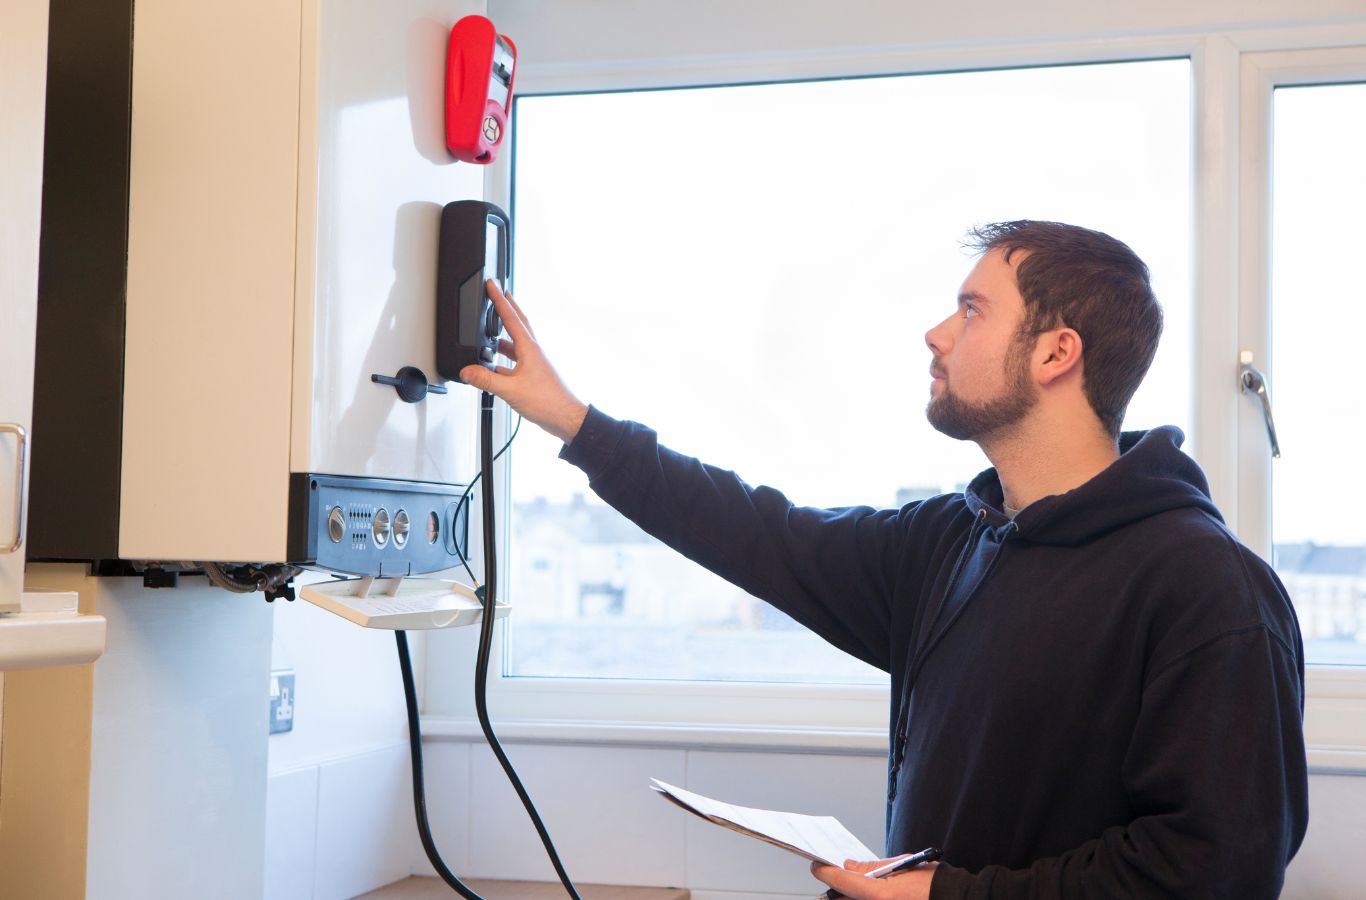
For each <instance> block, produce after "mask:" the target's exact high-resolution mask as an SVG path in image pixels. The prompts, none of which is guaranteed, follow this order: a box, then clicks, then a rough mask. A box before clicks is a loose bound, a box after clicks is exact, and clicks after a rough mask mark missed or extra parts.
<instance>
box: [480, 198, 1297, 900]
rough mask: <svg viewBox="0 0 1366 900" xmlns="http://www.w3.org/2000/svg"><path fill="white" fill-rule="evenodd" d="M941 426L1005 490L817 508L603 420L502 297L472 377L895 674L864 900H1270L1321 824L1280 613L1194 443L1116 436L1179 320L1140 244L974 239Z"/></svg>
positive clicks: (941, 354)
mask: <svg viewBox="0 0 1366 900" xmlns="http://www.w3.org/2000/svg"><path fill="white" fill-rule="evenodd" d="M972 243H973V246H974V247H975V249H977V250H978V251H979V252H980V257H979V259H978V261H977V263H976V265H975V266H974V267H973V269H972V271H971V272H970V273H969V275H968V277H967V280H966V281H965V282H964V283H963V286H962V289H961V291H960V292H959V295H958V300H957V309H956V310H955V311H954V313H953V314H952V315H950V316H949V317H948V318H946V319H945V320H944V321H942V322H940V323H939V324H938V325H936V326H934V327H933V328H932V329H930V331H929V332H928V333H927V334H926V337H925V340H926V344H927V345H928V347H929V351H930V355H931V363H930V375H931V376H932V382H931V385H930V401H929V405H928V407H927V409H926V414H927V416H928V418H929V420H930V422H931V424H933V425H934V427H935V428H937V429H938V430H940V431H942V432H943V433H945V434H947V435H949V436H950V437H954V438H957V439H960V440H968V441H973V442H975V443H976V444H977V445H978V446H980V447H981V449H982V450H983V452H984V453H985V454H986V456H987V458H988V459H989V460H990V461H991V463H992V468H990V469H988V470H986V471H985V472H983V473H981V474H980V475H978V476H977V477H976V478H975V479H973V481H972V482H971V484H970V485H969V486H968V488H967V489H966V490H965V491H963V492H962V493H953V494H945V495H942V496H937V497H932V498H929V499H926V500H919V501H916V502H913V503H909V504H907V505H906V506H903V507H901V508H900V509H890V510H877V509H873V508H870V507H847V508H840V509H813V508H803V507H796V506H794V505H793V504H791V503H790V502H789V501H788V500H787V499H786V498H785V497H784V496H783V495H782V494H781V493H779V492H778V491H776V490H774V489H772V488H768V487H758V488H754V487H751V486H750V485H748V484H746V483H745V482H744V481H742V480H741V479H740V478H739V477H737V476H736V475H735V474H734V473H732V472H728V471H725V470H723V469H719V468H715V467H712V466H707V465H704V464H702V463H701V462H699V461H697V460H695V459H691V458H689V457H686V456H683V455H681V454H678V453H675V452H673V451H672V450H669V449H667V448H665V447H662V446H660V445H659V444H658V442H657V440H656V437H655V434H654V432H652V431H651V430H649V429H648V428H645V427H644V426H642V425H639V424H636V423H633V422H625V421H618V420H616V419H613V418H611V417H609V416H607V415H605V414H604V413H602V412H601V411H599V410H597V409H595V408H592V407H589V406H586V405H584V404H583V403H581V402H580V401H579V400H578V399H577V398H576V397H575V396H574V395H573V393H572V392H570V391H569V390H568V389H567V388H566V387H565V385H564V384H563V382H562V381H561V380H560V378H559V377H558V375H557V374H556V373H555V370H554V368H553V367H552V366H551V364H550V363H549V361H548V360H547V359H546V356H545V354H544V352H543V350H542V348H541V347H540V346H539V345H538V344H537V343H536V339H535V335H534V333H533V331H532V329H531V326H530V324H529V323H528V322H527V319H526V317H525V316H524V315H523V314H522V312H521V310H520V309H519V308H518V307H517V305H516V303H515V302H514V301H513V300H512V299H511V298H510V297H505V296H503V295H502V294H501V293H500V292H498V290H497V288H496V287H495V286H493V285H492V283H490V287H489V292H490V296H491V298H492V299H493V301H494V304H495V307H496V309H497V311H498V313H499V314H500V315H501V316H502V318H503V320H504V322H505V323H506V325H507V329H508V334H509V336H510V340H506V341H504V342H503V344H502V348H501V349H502V351H503V353H504V354H505V355H506V356H507V357H508V358H509V359H510V360H512V361H513V363H514V365H513V366H512V367H499V368H497V369H495V370H493V371H488V370H485V369H483V368H480V367H470V368H468V369H466V370H464V371H463V372H462V373H461V377H462V379H463V380H465V381H466V382H468V383H469V384H471V385H473V386H475V387H478V388H481V389H483V390H487V391H491V392H493V393H494V394H496V395H498V396H499V397H501V398H503V399H504V400H505V401H507V402H508V403H509V404H510V405H511V406H512V407H513V408H514V409H515V410H516V411H518V412H519V413H521V414H522V415H523V416H525V417H526V418H527V419H530V420H531V421H532V422H534V423H536V424H538V425H540V426H541V427H543V428H545V429H546V430H547V431H549V432H550V433H551V434H554V435H555V436H557V437H559V438H560V439H561V440H563V441H564V442H565V445H566V446H565V448H564V449H563V451H562V452H561V456H562V457H563V458H564V459H566V460H568V461H569V462H571V463H573V464H574V465H577V466H579V467H580V468H582V469H583V470H584V471H585V472H586V473H587V474H588V476H589V483H590V485H591V486H592V488H593V489H594V491H596V492H597V493H598V495H599V496H600V497H602V499H603V500H605V501H606V502H607V503H609V504H611V505H612V506H613V507H615V508H616V509H617V510H619V511H620V512H622V513H623V514H624V515H626V516H627V517H628V518H630V519H632V520H633V521H634V522H636V523H637V524H638V525H639V526H640V527H641V528H643V529H644V530H645V531H647V532H649V533H650V534H653V535H654V536H655V537H657V538H659V539H660V540H662V541H663V542H664V543H666V544H668V545H670V546H671V547H673V548H675V549H676V550H678V551H679V552H681V553H683V554H684V555H686V556H687V557H688V558H690V559H692V560H694V561H696V562H698V563H700V564H701V565H703V566H705V567H707V568H708V569H710V570H712V571H713V572H715V573H717V574H718V575H720V576H721V577H723V578H726V579H727V580H729V581H731V582H733V583H734V584H736V585H738V586H740V587H741V588H743V589H745V590H747V591H749V592H750V593H752V594H754V595H755V596H757V597H760V598H762V599H763V600H766V601H768V602H769V603H772V604H773V605H774V606H776V607H778V608H779V609H781V610H783V611H784V612H786V613H787V614H788V615H790V616H791V617H792V618H794V619H796V620H797V621H799V622H801V623H802V624H803V625H805V626H807V627H808V628H810V629H812V630H813V631H815V632H816V633H817V634H819V635H821V636H822V637H823V638H825V639H826V640H828V641H829V642H830V643H832V644H834V645H835V646H836V647H839V648H840V649H842V650H844V651H845V652H847V653H850V654H852V655H854V656H856V657H858V658H859V659H862V660H864V661H866V662H868V663H871V664H872V665H874V666H877V667H879V668H881V669H883V670H885V671H887V672H889V673H890V675H891V710H890V718H889V721H890V725H891V728H890V737H889V759H888V779H887V785H888V787H887V798H886V803H887V844H886V854H887V856H888V857H889V858H895V857H897V856H899V855H902V854H907V853H911V852H914V851H917V850H920V849H922V848H924V847H928V846H936V847H940V848H942V850H943V858H942V861H941V862H939V863H937V864H931V865H925V866H920V867H917V868H915V869H912V870H910V871H908V872H905V873H903V874H898V875H895V876H893V877H890V878H886V879H871V878H867V877H865V876H864V875H863V874H862V873H863V872H865V871H868V870H869V869H871V868H872V867H873V866H874V865H876V864H878V863H880V862H883V861H866V860H860V861H849V862H848V863H846V865H845V867H844V868H843V869H839V868H835V867H831V866H822V865H815V866H813V867H812V872H813V874H814V875H815V876H816V877H817V878H819V879H820V880H821V881H823V882H825V883H826V884H828V885H830V886H831V888H832V892H838V893H839V894H843V895H845V896H848V897H853V898H856V900H893V898H925V897H930V898H933V900H941V898H945V900H946V898H968V897H972V898H1098V897H1134V898H1145V897H1154V898H1156V897H1164V898H1166V897H1182V898H1195V897H1228V898H1239V900H1249V898H1274V897H1276V896H1277V895H1278V894H1279V892H1280V888H1281V884H1282V882H1283V879H1284V874H1285V866H1286V864H1287V863H1288V862H1289V861H1290V859H1291V858H1292V857H1293V856H1294V854H1295V852H1296V850H1297V849H1298V848H1299V845H1300V842H1301V840H1302V839H1303V837H1304V832H1305V827H1306V825H1307V821H1308V808H1307V794H1308V781H1307V773H1306V761H1305V749H1304V737H1303V725H1302V717H1303V708H1304V654H1303V645H1302V642H1301V639H1300V632H1299V627H1298V624H1297V622H1296V620H1295V615H1294V611H1293V609H1292V607H1291V603H1290V600H1289V598H1288V596H1287V595H1286V592H1285V589H1284V588H1283V586H1282V585H1281V583H1280V581H1279V580H1278V579H1277V578H1276V575H1275V573H1274V572H1273V571H1272V570H1271V567H1270V566H1268V565H1267V564H1266V563H1265V562H1264V561H1263V560H1261V559H1260V558H1258V557H1257V556H1256V555H1255V554H1253V553H1252V552H1251V551H1249V550H1248V549H1247V548H1246V547H1244V546H1243V545H1242V544H1241V543H1240V542H1239V541H1238V539H1237V538H1236V537H1235V536H1234V535H1233V533H1232V532H1231V531H1230V530H1229V529H1228V527H1227V526H1226V525H1225V524H1224V521H1223V518H1222V517H1221V515H1220V513H1219V511H1218V510H1217V509H1216V508H1215V506H1214V504H1213V502H1212V501H1211V499H1210V496H1209V488H1208V484H1207V482H1206V479H1205V476H1204V474H1203V473H1202V472H1201V470H1200V468H1199V466H1197V465H1196V463H1195V462H1194V461H1193V460H1191V459H1190V457H1188V456H1187V455H1186V454H1185V453H1183V452H1182V451H1181V450H1180V446H1181V442H1182V440H1183V436H1182V434H1181V432H1180V431H1179V430H1178V429H1176V428H1174V427H1161V428H1155V429H1153V430H1151V431H1146V432H1124V433H1121V432H1120V423H1121V422H1122V421H1123V418H1124V411H1125V408H1126V407H1127V406H1128V403H1129V400H1130V398H1131V397H1132V396H1133V394H1134V391H1135V390H1136V389H1137V388H1138V385H1139V383H1140V382H1141V381H1142V380H1143V376H1144V374H1145V373H1146V372H1147V370H1148V367H1149V365H1150V364H1151V363H1152V360H1153V356H1154V354H1155V352H1156V349H1157V343H1158V338H1159V336H1160V334H1161V330H1162V314H1161V309H1160V307H1159V306H1158V303H1157V300H1156V298H1155V297H1154V296H1153V292H1152V288H1151V284H1150V280H1149V273H1148V269H1147V266H1146V265H1145V264H1144V263H1143V261H1142V260H1140V259H1139V258H1138V256H1137V255H1135V254H1134V252H1133V251H1132V250H1131V249H1130V248H1129V247H1128V246H1126V245H1125V244H1123V243H1121V242H1120V241H1118V240H1115V239H1114V238H1112V237H1110V236H1109V235H1105V234H1102V233H1100V232H1096V231H1091V230H1089V229H1085V228H1080V227H1077V226H1073V225H1065V224H1061V223H1057V222H1037V221H1016V222H1004V223H998V224H995V225H989V226H986V227H984V228H979V229H977V230H975V231H974V232H973V235H972Z"/></svg>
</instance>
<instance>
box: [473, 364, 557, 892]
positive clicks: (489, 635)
mask: <svg viewBox="0 0 1366 900" xmlns="http://www.w3.org/2000/svg"><path fill="white" fill-rule="evenodd" d="M519 424H520V423H519ZM513 436H514V437H515V436H516V432H514V433H513ZM511 442H512V440H511V438H509V439H508V443H509V444H510V443H511ZM479 447H480V455H481V474H482V475H483V476H484V490H483V491H482V492H481V494H482V496H483V501H484V503H483V507H484V616H483V620H482V621H481V622H480V624H479V654H478V656H477V657H476V661H475V668H474V710H475V713H476V714H477V715H478V716H479V727H480V728H482V729H483V730H484V737H485V738H486V739H487V740H488V743H489V748H490V749H492V750H493V755H494V756H496V757H498V762H499V764H501V765H502V767H503V772H504V773H506V774H507V778H508V782H509V783H511V784H512V787H513V789H514V790H515V791H517V796H518V797H520V798H521V800H522V806H523V807H525V808H526V813H527V816H529V817H530V818H531V824H533V825H535V826H536V833H537V834H538V835H540V837H541V844H542V845H543V846H544V847H545V852H546V855H547V856H549V857H550V863H551V865H553V866H554V867H555V874H556V875H558V876H559V877H560V883H561V884H563V885H564V889H565V890H566V891H568V892H569V896H570V897H573V898H574V900H583V898H581V897H580V896H579V892H578V891H577V890H575V889H574V882H572V881H570V880H569V873H567V872H565V870H564V865H563V864H562V863H561V862H560V855H559V854H558V853H556V852H555V844H554V843H553V842H552V841H551V840H550V833H549V832H548V831H546V828H545V825H544V824H543V823H542V822H541V816H540V813H538V812H536V806H535V805H534V804H533V803H532V802H531V797H530V796H529V795H528V794H527V792H526V788H524V787H522V780H521V779H520V778H518V777H517V771H516V770H515V769H514V768H512V763H511V762H510V761H509V760H508V758H507V754H506V753H504V752H503V746H502V744H500V743H498V736H497V735H496V734H494V733H493V725H492V724H491V723H490V722H489V711H488V698H487V697H486V693H487V692H486V690H485V688H486V683H487V681H488V674H489V655H490V650H491V649H492V647H493V620H494V618H495V612H496V610H497V598H498V594H497V584H498V578H497V575H498V559H497V552H496V546H495V542H494V521H493V500H494V497H493V460H494V459H495V458H496V457H494V455H493V395H492V394H490V393H489V392H488V391H484V392H483V394H482V395H481V396H480V402H479ZM503 449H504V450H506V449H507V447H506V445H505V446H504V447H503ZM500 452H501V451H500Z"/></svg>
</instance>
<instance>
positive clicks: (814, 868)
mask: <svg viewBox="0 0 1366 900" xmlns="http://www.w3.org/2000/svg"><path fill="white" fill-rule="evenodd" d="M811 874H812V875H813V876H815V877H816V879H817V880H818V881H823V882H825V883H826V884H828V885H830V886H831V887H832V888H834V889H835V890H837V891H839V892H840V893H841V894H843V895H844V896H846V897H850V898H852V900H871V898H873V897H874V896H875V894H874V893H873V892H874V891H876V890H877V889H879V888H881V887H884V886H885V885H883V884H882V883H880V882H878V881H875V880H873V879H871V878H867V877H865V876H864V875H863V874H862V873H860V872H850V871H849V870H848V869H839V868H836V867H835V866H827V865H825V864H824V863H812V864H811Z"/></svg>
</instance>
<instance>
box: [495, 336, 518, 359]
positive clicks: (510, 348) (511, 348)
mask: <svg viewBox="0 0 1366 900" xmlns="http://www.w3.org/2000/svg"><path fill="white" fill-rule="evenodd" d="M498 352H499V353H501V354H503V355H504V356H506V357H507V358H508V359H510V360H512V361H513V362H516V361H517V345H516V344H514V343H513V342H512V341H510V340H508V339H507V338H499V339H498Z"/></svg>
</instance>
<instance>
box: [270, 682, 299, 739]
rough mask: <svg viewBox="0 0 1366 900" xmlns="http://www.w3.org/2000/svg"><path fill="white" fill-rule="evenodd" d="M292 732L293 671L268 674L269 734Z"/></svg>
mask: <svg viewBox="0 0 1366 900" xmlns="http://www.w3.org/2000/svg"><path fill="white" fill-rule="evenodd" d="M292 730H294V670H293V669H275V670H274V671H272V672H271V673H270V733H271V734H279V733H280V732H282V731H292Z"/></svg>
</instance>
